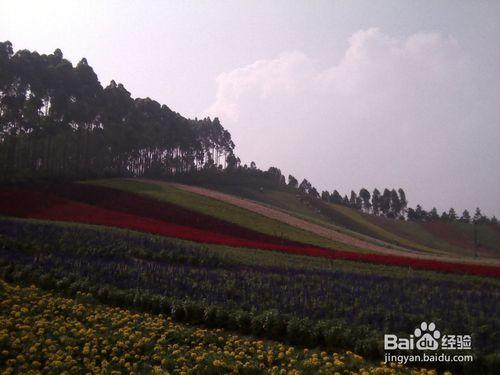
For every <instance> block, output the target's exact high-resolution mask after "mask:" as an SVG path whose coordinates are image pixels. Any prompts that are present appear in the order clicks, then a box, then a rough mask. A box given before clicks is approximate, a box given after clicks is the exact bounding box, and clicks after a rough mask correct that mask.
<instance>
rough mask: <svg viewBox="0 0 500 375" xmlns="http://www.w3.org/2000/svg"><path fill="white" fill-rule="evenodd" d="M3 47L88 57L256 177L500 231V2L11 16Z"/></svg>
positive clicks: (122, 6)
mask: <svg viewBox="0 0 500 375" xmlns="http://www.w3.org/2000/svg"><path fill="white" fill-rule="evenodd" d="M0 40H10V41H11V42H12V43H13V45H14V49H15V50H17V49H23V48H27V49H30V50H37V51H39V52H40V53H50V52H52V51H53V50H54V49H56V48H61V49H62V51H63V53H64V55H65V57H66V58H68V59H69V60H71V61H72V62H73V63H75V64H76V63H77V62H78V61H79V60H80V58H82V57H86V58H87V60H88V61H89V64H90V65H92V67H93V68H94V69H95V71H96V73H97V74H98V76H99V79H100V81H101V83H102V84H103V85H104V86H105V85H107V84H108V83H109V81H110V80H111V79H115V80H116V81H118V82H122V83H123V84H124V85H125V86H126V87H127V89H128V90H129V91H131V93H132V95H133V96H140V97H145V96H149V97H151V98H153V99H156V100H158V101H159V102H161V103H164V104H167V105H168V106H169V107H170V108H172V109H173V110H175V111H177V112H180V113H181V114H183V115H185V116H190V117H194V116H198V117H203V116H206V115H210V116H212V117H213V116H219V117H220V119H221V121H222V124H223V125H224V126H225V127H226V128H228V129H229V130H230V132H231V134H232V135H233V139H234V141H235V143H236V144H237V149H236V152H237V154H238V155H239V156H240V157H241V159H242V161H243V162H246V163H249V162H250V161H251V160H254V161H255V162H256V163H257V165H258V166H259V167H261V168H266V169H267V167H269V166H271V165H275V166H277V167H279V168H281V170H282V171H283V172H284V173H286V174H288V173H291V174H293V175H295V176H296V177H297V178H303V177H307V178H308V179H309V180H310V181H311V182H312V183H313V185H316V186H317V188H318V189H328V190H330V191H331V190H332V189H334V188H336V189H338V190H339V191H340V192H341V193H346V192H349V191H350V190H351V189H354V190H356V191H358V190H359V189H360V188H361V187H366V188H368V189H370V190H371V189H373V187H375V186H377V187H382V188H383V187H386V186H388V187H396V188H397V187H403V188H404V189H405V191H406V192H407V196H408V197H409V200H410V205H413V206H414V205H416V204H417V203H422V204H423V205H424V207H425V208H427V209H430V208H431V207H432V206H436V207H437V208H438V209H447V208H449V207H450V206H453V207H455V208H456V209H458V210H460V211H462V210H463V209H464V208H469V209H474V208H475V207H476V206H480V207H482V208H483V211H484V212H486V213H487V214H489V215H492V214H495V215H497V216H500V1H495V0H493V1H472V0H471V1H457V0H452V1H431V0H429V1H421V0H420V1H415V2H411V1H371V0H370V1H369V0H367V1H339V2H337V1H297V0H295V1H294V0H289V1H282V2H281V1H272V2H269V1H248V2H247V1H194V2H190V1H177V2H174V1H95V2H91V1H74V2H73V1H68V0H66V1H60V2H59V1H43V2H42V1H20V0H16V1H3V0H0Z"/></svg>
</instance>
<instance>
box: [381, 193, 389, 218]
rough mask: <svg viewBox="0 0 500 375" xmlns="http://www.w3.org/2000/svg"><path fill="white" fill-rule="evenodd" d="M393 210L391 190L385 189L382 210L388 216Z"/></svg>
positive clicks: (382, 197)
mask: <svg viewBox="0 0 500 375" xmlns="http://www.w3.org/2000/svg"><path fill="white" fill-rule="evenodd" d="M390 210H391V192H390V191H389V190H388V189H384V193H383V194H382V196H381V197H380V211H382V213H383V214H384V215H385V216H387V215H388V214H389V212H390Z"/></svg>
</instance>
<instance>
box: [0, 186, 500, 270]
mask: <svg viewBox="0 0 500 375" xmlns="http://www.w3.org/2000/svg"><path fill="white" fill-rule="evenodd" d="M47 189H48V188H44V189H39V190H33V189H18V188H3V189H1V190H0V213H2V214H7V215H12V216H18V217H25V218H38V219H48V220H59V221H72V222H80V223H89V224H98V225H106V226H113V227H118V228H127V229H133V230H139V231H143V232H148V233H153V234H159V235H164V236H170V237H176V238H181V239H186V240H191V241H196V242H202V243H210V244H222V245H228V246H236V247H249V248H259V249H267V250H277V251H284V252H288V253H293V254H303V255H309V256H317V257H325V258H330V259H346V260H355V261H363V262H371V263H380V264H388V265H395V266H401V267H411V268H418V269H428V270H434V271H441V272H452V273H470V274H476V275H483V276H494V277H498V276H500V269H499V268H498V267H492V266H487V265H477V264H462V263H452V262H446V261H438V260H428V259H418V258H407V257H403V256H394V255H383V254H373V253H362V252H350V251H340V250H331V249H325V248H321V247H314V246H310V245H305V244H300V243H295V242H291V241H288V240H284V239H283V238H280V237H273V236H269V235H266V234H262V233H259V232H254V231H251V230H249V229H246V228H242V227H239V226H237V225H234V224H231V223H227V222H224V221H223V220H220V219H215V218H213V217H210V216H208V215H202V214H200V213H197V212H193V211H189V210H187V209H184V208H181V207H178V206H175V205H172V204H168V203H165V202H159V201H156V200H154V199H151V198H146V197H143V196H139V195H134V194H130V193H126V192H120V191H118V190H115V189H109V188H104V187H97V186H90V185H84V184H70V185H57V186H55V187H53V188H51V190H50V192H49V190H47Z"/></svg>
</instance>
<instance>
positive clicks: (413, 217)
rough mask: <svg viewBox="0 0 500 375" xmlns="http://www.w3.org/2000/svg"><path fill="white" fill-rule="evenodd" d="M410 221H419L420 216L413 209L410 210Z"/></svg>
mask: <svg viewBox="0 0 500 375" xmlns="http://www.w3.org/2000/svg"><path fill="white" fill-rule="evenodd" d="M408 220H411V221H416V220H418V215H417V213H416V211H415V210H414V209H413V208H411V207H410V208H408Z"/></svg>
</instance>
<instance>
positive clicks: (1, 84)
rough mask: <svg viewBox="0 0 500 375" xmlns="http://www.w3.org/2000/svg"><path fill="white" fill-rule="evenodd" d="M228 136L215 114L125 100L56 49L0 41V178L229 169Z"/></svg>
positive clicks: (232, 163)
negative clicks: (188, 114) (186, 113)
mask: <svg viewBox="0 0 500 375" xmlns="http://www.w3.org/2000/svg"><path fill="white" fill-rule="evenodd" d="M233 149H234V144H233V142H232V140H231V135H230V134H229V132H228V131H227V130H225V129H224V128H223V127H222V125H221V124H220V122H219V120H218V119H217V118H215V119H213V120H211V119H210V118H205V119H203V120H198V119H195V120H189V119H186V118H184V117H182V116H181V115H179V114H178V113H175V112H173V111H171V110H170V109H169V108H168V107H167V106H165V105H160V104H159V103H158V102H156V101H154V100H152V99H149V98H146V99H141V98H137V99H133V98H132V97H131V96H130V93H129V92H128V91H127V90H126V89H125V88H124V87H123V85H121V84H117V83H116V82H114V81H111V83H110V84H109V85H108V86H107V87H106V88H103V87H102V86H101V83H100V82H99V80H98V78H97V75H96V74H95V72H94V70H93V69H92V67H91V66H90V65H89V64H88V62H87V60H86V59H85V58H83V59H81V60H80V62H79V63H78V64H77V65H76V66H75V67H73V65H72V64H71V63H70V62H69V61H68V60H66V59H64V57H63V54H62V52H61V50H59V49H57V50H55V51H54V52H53V53H52V54H50V55H40V54H38V53H37V52H30V51H27V50H21V51H17V52H16V53H13V49H12V45H11V43H10V42H3V43H0V176H1V177H0V178H1V179H2V180H4V181H5V180H9V181H16V180H26V179H33V178H45V177H48V178H65V179H76V178H87V177H106V176H168V175H174V174H178V173H185V172H189V171H194V170H200V169H207V168H208V169H209V168H216V169H218V168H221V167H222V166H223V164H224V165H225V166H227V167H230V168H235V167H237V166H238V164H239V160H238V159H237V158H236V157H235V156H234V154H233Z"/></svg>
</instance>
